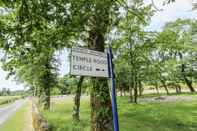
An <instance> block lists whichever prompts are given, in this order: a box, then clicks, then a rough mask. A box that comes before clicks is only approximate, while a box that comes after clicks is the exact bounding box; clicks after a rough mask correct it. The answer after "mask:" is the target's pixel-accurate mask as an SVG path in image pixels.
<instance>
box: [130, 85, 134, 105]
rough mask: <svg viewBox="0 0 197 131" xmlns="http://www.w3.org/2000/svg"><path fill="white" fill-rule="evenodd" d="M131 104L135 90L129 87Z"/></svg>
mask: <svg viewBox="0 0 197 131" xmlns="http://www.w3.org/2000/svg"><path fill="white" fill-rule="evenodd" d="M129 102H130V103H132V102H133V88H132V87H131V86H129Z"/></svg>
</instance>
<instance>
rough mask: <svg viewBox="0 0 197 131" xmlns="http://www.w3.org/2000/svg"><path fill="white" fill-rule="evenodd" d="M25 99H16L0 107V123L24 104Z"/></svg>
mask: <svg viewBox="0 0 197 131" xmlns="http://www.w3.org/2000/svg"><path fill="white" fill-rule="evenodd" d="M24 103H25V100H17V101H16V102H14V103H13V104H10V105H8V106H5V107H1V108H0V125H1V124H3V123H4V122H5V121H6V120H7V119H8V118H9V117H10V116H12V115H13V114H14V113H15V112H16V110H18V109H19V108H20V107H22V105H24Z"/></svg>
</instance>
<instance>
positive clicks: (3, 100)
mask: <svg viewBox="0 0 197 131" xmlns="http://www.w3.org/2000/svg"><path fill="white" fill-rule="evenodd" d="M19 98H20V97H11V98H7V99H6V98H5V99H4V98H3V99H0V105H4V104H8V103H12V102H14V101H16V100H18V99H19Z"/></svg>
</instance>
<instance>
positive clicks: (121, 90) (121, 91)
mask: <svg viewBox="0 0 197 131" xmlns="http://www.w3.org/2000/svg"><path fill="white" fill-rule="evenodd" d="M122 94H123V88H122V87H121V88H120V96H121V97H122V96H123V95H122Z"/></svg>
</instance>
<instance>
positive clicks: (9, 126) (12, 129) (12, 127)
mask: <svg viewBox="0 0 197 131" xmlns="http://www.w3.org/2000/svg"><path fill="white" fill-rule="evenodd" d="M27 110H28V104H27V102H26V103H25V105H23V106H22V107H21V108H20V109H18V110H17V111H16V112H15V113H14V115H13V116H11V117H10V118H9V119H8V120H7V121H6V122H5V123H3V124H2V125H0V131H23V130H24V127H25V120H26V119H25V118H26V114H27Z"/></svg>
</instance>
